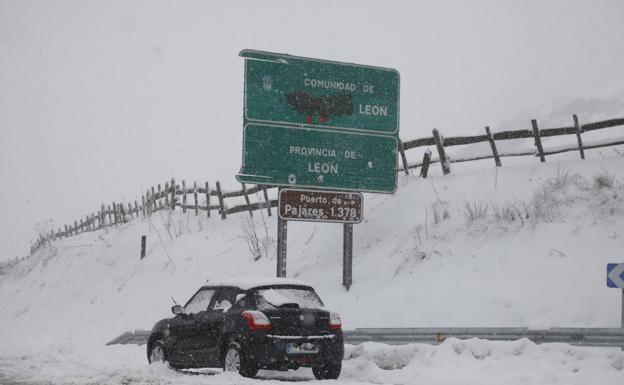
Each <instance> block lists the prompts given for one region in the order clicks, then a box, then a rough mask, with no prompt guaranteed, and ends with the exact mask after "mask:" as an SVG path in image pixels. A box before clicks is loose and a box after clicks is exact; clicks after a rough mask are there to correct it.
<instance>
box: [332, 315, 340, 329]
mask: <svg viewBox="0 0 624 385" xmlns="http://www.w3.org/2000/svg"><path fill="white" fill-rule="evenodd" d="M329 328H330V329H332V330H340V329H341V328H342V321H341V320H340V316H339V315H338V313H331V315H330V316H329Z"/></svg>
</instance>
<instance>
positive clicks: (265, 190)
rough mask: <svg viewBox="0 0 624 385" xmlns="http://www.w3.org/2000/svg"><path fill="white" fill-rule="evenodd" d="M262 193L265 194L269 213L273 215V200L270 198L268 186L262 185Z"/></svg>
mask: <svg viewBox="0 0 624 385" xmlns="http://www.w3.org/2000/svg"><path fill="white" fill-rule="evenodd" d="M262 193H263V194H264V201H265V202H266V203H267V213H268V214H269V216H271V201H270V200H269V193H267V189H266V186H262Z"/></svg>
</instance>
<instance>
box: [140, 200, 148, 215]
mask: <svg viewBox="0 0 624 385" xmlns="http://www.w3.org/2000/svg"><path fill="white" fill-rule="evenodd" d="M141 211H142V212H143V218H145V216H146V214H147V212H146V211H145V195H141Z"/></svg>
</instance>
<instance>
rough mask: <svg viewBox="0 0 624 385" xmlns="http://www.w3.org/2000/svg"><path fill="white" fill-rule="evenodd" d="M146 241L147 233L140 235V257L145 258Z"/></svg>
mask: <svg viewBox="0 0 624 385" xmlns="http://www.w3.org/2000/svg"><path fill="white" fill-rule="evenodd" d="M146 243H147V235H141V259H143V258H145V244H146Z"/></svg>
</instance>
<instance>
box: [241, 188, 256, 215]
mask: <svg viewBox="0 0 624 385" xmlns="http://www.w3.org/2000/svg"><path fill="white" fill-rule="evenodd" d="M241 186H243V195H245V203H247V209H249V216H250V217H252V218H253V211H252V210H251V201H250V200H249V194H247V186H245V183H241Z"/></svg>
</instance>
